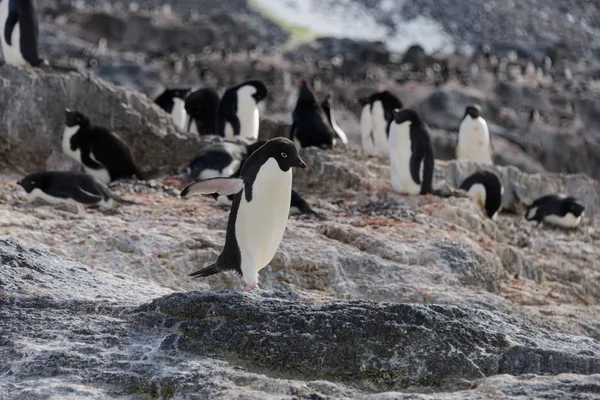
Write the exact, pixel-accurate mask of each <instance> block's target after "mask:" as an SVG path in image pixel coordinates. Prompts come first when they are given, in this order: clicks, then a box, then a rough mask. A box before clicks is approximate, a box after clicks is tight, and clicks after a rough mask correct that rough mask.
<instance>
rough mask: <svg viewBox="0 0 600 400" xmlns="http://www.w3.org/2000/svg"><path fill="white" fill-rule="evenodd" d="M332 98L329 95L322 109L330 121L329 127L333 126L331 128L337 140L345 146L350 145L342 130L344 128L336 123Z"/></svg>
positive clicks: (322, 104)
mask: <svg viewBox="0 0 600 400" xmlns="http://www.w3.org/2000/svg"><path fill="white" fill-rule="evenodd" d="M331 97H332V95H331V94H328V95H327V96H326V97H325V100H323V102H322V103H321V108H322V109H323V111H324V112H325V115H326V116H327V120H328V121H329V125H331V127H332V128H333V131H334V132H335V134H336V136H337V139H339V141H340V142H342V144H343V145H347V144H348V136H346V133H345V132H344V131H343V130H342V128H340V127H339V125H338V124H337V122H336V121H335V115H334V113H333V109H332V108H331ZM334 144H335V143H334Z"/></svg>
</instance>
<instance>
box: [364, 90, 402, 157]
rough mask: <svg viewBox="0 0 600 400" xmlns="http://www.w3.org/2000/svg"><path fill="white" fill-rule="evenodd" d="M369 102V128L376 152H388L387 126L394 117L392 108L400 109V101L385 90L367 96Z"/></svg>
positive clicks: (384, 153) (386, 153) (385, 153)
mask: <svg viewBox="0 0 600 400" xmlns="http://www.w3.org/2000/svg"><path fill="white" fill-rule="evenodd" d="M368 101H369V104H371V129H372V135H373V144H374V147H375V150H376V151H377V153H378V154H382V155H386V156H387V155H388V153H389V143H388V141H389V139H388V134H389V126H390V124H391V123H392V120H393V119H394V110H398V109H401V108H402V107H403V106H402V102H401V101H400V99H398V98H397V97H396V96H394V95H393V94H392V93H390V92H388V91H387V90H386V91H383V92H379V93H375V94H373V95H371V96H369V100H368Z"/></svg>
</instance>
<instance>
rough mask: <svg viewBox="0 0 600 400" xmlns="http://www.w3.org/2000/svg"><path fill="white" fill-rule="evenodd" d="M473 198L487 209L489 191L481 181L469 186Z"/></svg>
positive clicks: (469, 192)
mask: <svg viewBox="0 0 600 400" xmlns="http://www.w3.org/2000/svg"><path fill="white" fill-rule="evenodd" d="M467 193H468V194H469V196H471V198H472V199H473V200H475V201H476V202H477V204H478V205H479V207H481V208H482V209H483V210H485V202H486V200H487V191H486V190H485V186H483V185H482V184H481V183H476V184H474V185H472V186H471V187H470V188H469V191H468V192H467Z"/></svg>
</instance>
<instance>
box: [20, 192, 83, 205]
mask: <svg viewBox="0 0 600 400" xmlns="http://www.w3.org/2000/svg"><path fill="white" fill-rule="evenodd" d="M25 197H26V198H27V201H28V202H29V203H33V202H34V201H35V200H36V199H41V200H43V201H45V202H46V203H48V204H52V205H57V204H76V201H75V200H73V199H71V198H62V197H54V196H51V195H49V194H48V193H46V192H44V191H42V190H41V189H39V188H35V189H33V190H32V191H31V192H29V193H27V194H26V195H25Z"/></svg>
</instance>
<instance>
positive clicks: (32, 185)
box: [20, 171, 112, 205]
mask: <svg viewBox="0 0 600 400" xmlns="http://www.w3.org/2000/svg"><path fill="white" fill-rule="evenodd" d="M20 184H21V185H22V186H23V187H24V188H25V190H26V191H27V192H31V191H32V190H33V189H36V188H37V189H40V190H41V191H42V192H44V193H46V194H47V195H50V196H52V197H57V198H62V199H73V200H75V201H77V202H79V203H82V204H86V205H92V204H97V203H99V202H100V201H102V200H109V199H110V198H111V197H112V195H111V193H110V192H109V191H108V189H107V188H106V186H104V185H102V184H101V183H99V182H98V181H96V180H95V179H94V178H92V177H91V176H89V175H86V174H83V173H80V172H58V171H50V172H37V173H34V174H31V175H28V176H26V177H25V178H23V179H22V180H21V182H20Z"/></svg>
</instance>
